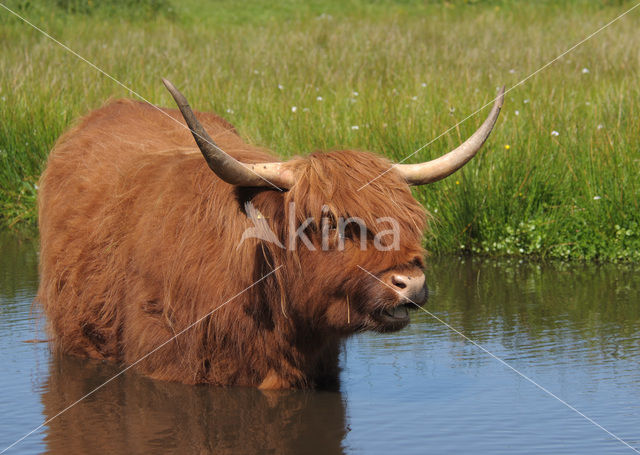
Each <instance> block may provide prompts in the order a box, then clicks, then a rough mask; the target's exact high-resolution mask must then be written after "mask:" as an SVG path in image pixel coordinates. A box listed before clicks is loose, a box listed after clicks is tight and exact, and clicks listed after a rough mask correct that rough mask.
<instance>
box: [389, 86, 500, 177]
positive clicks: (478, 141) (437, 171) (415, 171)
mask: <svg viewBox="0 0 640 455" xmlns="http://www.w3.org/2000/svg"><path fill="white" fill-rule="evenodd" d="M503 101H504V86H503V87H502V88H501V89H500V92H499V93H498V97H497V98H496V101H495V103H494V104H493V108H491V112H489V116H488V117H487V119H486V120H485V121H484V123H483V124H482V125H481V126H480V128H478V129H477V131H476V132H475V133H473V134H472V135H471V137H470V138H469V139H467V140H466V141H464V142H463V143H462V144H460V145H459V146H458V147H457V148H456V149H454V150H452V151H450V152H449V153H447V154H446V155H442V156H441V157H439V158H436V159H435V160H431V161H427V162H424V163H417V164H396V165H395V168H396V169H397V170H398V172H400V174H402V176H403V177H404V178H405V179H406V180H407V182H408V183H409V185H426V184H427V183H433V182H436V181H438V180H441V179H443V178H445V177H448V176H449V175H451V174H453V173H454V172H455V171H457V170H458V169H460V168H461V167H462V166H464V165H465V164H467V162H468V161H469V160H470V159H471V158H473V157H474V156H475V154H476V153H477V152H478V150H480V147H482V144H484V141H486V140H487V138H488V137H489V134H490V133H491V130H492V129H493V125H495V123H496V120H497V119H498V115H499V114H500V108H502V102H503Z"/></svg>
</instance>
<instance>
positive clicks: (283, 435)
mask: <svg viewBox="0 0 640 455" xmlns="http://www.w3.org/2000/svg"><path fill="white" fill-rule="evenodd" d="M429 262H430V266H429V270H428V272H427V279H428V282H429V285H430V287H431V288H432V289H433V290H434V292H435V295H433V296H432V298H431V300H430V301H429V302H428V303H427V306H426V309H427V310H429V311H431V312H433V313H434V314H436V315H438V317H440V318H442V319H443V320H445V321H447V322H448V323H450V324H451V325H452V326H454V327H455V328H457V329H458V330H460V331H462V332H463V333H465V334H466V335H467V336H469V337H470V338H471V339H473V340H475V341H477V342H479V343H481V344H482V345H483V346H485V347H486V348H487V349H489V350H490V351H491V352H493V353H495V354H496V355H497V356H498V357H500V358H502V359H504V360H506V361H508V362H509V363H510V364H511V365H513V366H514V367H516V368H517V369H518V370H520V371H522V372H523V373H524V374H526V375H527V376H530V377H532V378H533V379H534V380H536V382H538V383H540V384H542V385H543V386H544V387H546V388H548V389H549V390H551V391H553V392H554V393H556V394H558V395H559V396H560V397H562V398H563V399H564V400H566V401H567V402H569V403H571V404H572V405H573V406H575V407H576V408H578V409H579V410H581V411H582V412H584V413H585V414H587V415H589V416H590V417H592V418H594V419H595V420H596V421H598V423H600V424H602V425H603V426H604V427H606V428H607V429H609V430H611V431H612V432H613V433H615V434H617V435H618V436H620V437H622V438H623V439H625V440H627V441H629V442H630V443H631V444H632V445H634V446H636V447H640V424H639V422H640V305H639V302H640V273H639V272H640V266H638V265H581V264H569V265H568V264H559V263H553V264H535V263H527V262H521V261H517V260H500V261H494V260H491V261H490V260H477V259H474V260H469V259H460V258H446V259H437V258H432V259H431V260H430V261H429ZM36 288H37V253H36V246H35V244H34V243H31V242H17V241H16V240H15V239H13V238H12V237H11V236H6V235H1V234H0V365H1V366H2V367H0V385H1V387H0V450H2V449H4V448H5V447H6V446H8V445H9V444H11V443H12V442H14V441H15V440H16V439H18V438H19V437H20V436H22V435H24V434H25V433H27V432H28V431H30V430H32V429H33V428H35V427H37V426H38V425H40V424H41V423H43V422H44V421H46V420H47V419H49V418H51V417H53V416H55V415H56V414H57V413H58V412H59V411H60V410H62V409H64V408H66V407H67V406H69V405H70V404H71V403H73V402H75V401H76V400H78V399H79V398H80V397H82V396H84V395H85V394H87V393H88V392H90V391H91V390H93V389H94V388H95V387H97V386H99V385H100V384H102V383H103V382H104V381H105V380H107V379H109V378H111V377H112V376H114V375H115V374H116V373H118V372H119V371H120V368H121V367H119V366H117V365H114V364H109V363H99V362H93V361H87V360H83V359H75V358H70V357H64V356H63V357H57V356H51V354H50V353H49V350H48V346H47V344H46V343H35V344H34V343H23V341H24V340H29V339H34V338H46V336H45V335H44V334H43V333H42V324H41V323H38V324H36V321H37V314H35V313H33V312H32V311H31V302H32V299H33V297H34V295H35V292H36ZM341 362H342V365H343V367H344V371H343V373H342V375H341V392H328V391H324V392H321V391H289V392H267V393H265V392H261V391H258V390H253V389H244V388H228V389H222V388H213V387H207V386H186V385H182V384H174V383H166V382H159V381H153V380H150V379H148V378H145V377H141V376H139V375H137V374H135V373H131V372H127V373H125V374H123V375H122V376H120V377H118V378H116V379H115V380H113V381H112V382H110V383H108V384H107V385H106V386H105V387H104V388H101V389H100V390H98V391H97V392H96V393H95V394H92V395H91V396H89V397H88V398H86V399H85V400H83V401H81V402H80V403H79V404H77V405H76V406H74V407H72V408H71V409H70V410H69V411H67V412H65V413H63V414H62V415H61V416H60V417H58V418H56V419H54V420H53V421H51V422H50V423H49V424H47V425H46V426H45V427H43V428H42V429H41V430H38V431H37V432H35V433H34V434H33V435H31V436H29V438H27V439H25V440H24V441H22V442H21V443H20V444H19V445H17V446H16V447H15V448H13V449H12V450H11V451H8V452H7V453H27V454H29V453H43V452H45V453H52V454H60V453H65V454H67V453H69V454H74V453H82V454H84V453H157V452H162V453H264V452H266V453H314V452H317V453H328V454H332V453H338V454H340V453H354V452H355V453H385V454H386V453H416V454H418V453H425V451H428V452H432V453H455V452H465V453H494V454H495V453H517V452H526V453H541V454H542V453H544V454H546V453H594V454H600V453H623V454H624V453H628V452H630V450H629V448H628V447H625V446H624V445H622V444H621V443H620V442H619V441H616V440H615V439H613V438H612V437H611V436H610V435H608V434H606V433H605V432H604V431H602V430H600V429H598V428H597V427H595V426H594V425H592V424H591V423H589V422H587V421H586V420H584V419H583V418H582V417H580V416H578V415H577V414H576V413H574V412H573V411H570V410H569V409H567V408H566V407H564V406H563V405H562V404H560V403H558V402H557V401H556V400H554V399H552V398H550V397H549V396H546V395H544V394H543V393H542V392H541V391H540V390H539V389H536V388H535V387H534V386H532V385H531V384H530V383H528V382H526V381H524V380H523V379H522V378H520V377H518V376H517V375H515V374H514V373H513V372H512V371H509V370H507V369H506V368H504V366H502V365H500V364H499V363H498V362H496V361H495V360H494V359H492V358H491V357H489V356H488V355H487V354H486V353H484V352H482V351H480V350H479V349H478V348H477V347H475V346H473V345H472V344H470V343H468V342H466V341H465V340H463V339H462V338H461V337H460V336H458V335H456V334H455V333H453V332H451V331H450V330H449V329H447V328H446V327H444V326H443V325H442V324H441V323H439V322H437V321H435V320H434V319H433V318H432V317H430V316H429V315H427V314H424V313H420V312H415V313H414V314H413V316H412V324H411V325H410V326H409V327H408V328H407V329H405V330H402V331H401V332H398V333H393V334H373V333H365V334H361V335H359V336H357V337H354V338H352V339H350V340H349V341H348V342H347V343H346V347H345V350H344V354H343V355H342V357H341Z"/></svg>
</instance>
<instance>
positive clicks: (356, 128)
mask: <svg viewBox="0 0 640 455" xmlns="http://www.w3.org/2000/svg"><path fill="white" fill-rule="evenodd" d="M351 129H352V130H359V129H360V127H359V126H358V125H353V126H352V127H351Z"/></svg>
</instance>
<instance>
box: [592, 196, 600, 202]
mask: <svg viewBox="0 0 640 455" xmlns="http://www.w3.org/2000/svg"><path fill="white" fill-rule="evenodd" d="M600 199H602V198H601V197H600V196H593V200H594V201H599V200H600Z"/></svg>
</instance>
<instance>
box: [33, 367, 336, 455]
mask: <svg viewBox="0 0 640 455" xmlns="http://www.w3.org/2000/svg"><path fill="white" fill-rule="evenodd" d="M50 370H51V371H50V376H49V379H48V383H47V385H46V387H45V389H44V390H45V391H44V393H43V396H42V401H43V404H44V411H45V418H46V419H50V418H52V417H53V416H55V415H56V414H57V413H58V412H60V411H61V410H62V409H64V408H65V407H67V406H68V405H69V404H71V403H73V402H74V401H76V400H77V399H78V398H80V397H82V396H84V395H85V394H87V393H89V392H90V391H91V390H93V389H94V388H95V387H97V386H99V385H100V384H102V383H103V382H104V381H105V380H107V379H108V378H110V377H112V376H113V375H115V374H116V373H117V372H118V369H116V368H115V367H114V366H113V365H110V364H104V363H96V362H93V361H86V360H80V359H75V358H70V357H59V358H56V359H54V360H52V363H51V367H50ZM345 433H346V430H345V407H344V403H343V401H342V395H341V394H340V393H339V392H330V391H269V392H266V393H265V392H261V391H259V390H256V389H249V388H214V387H209V386H185V385H182V384H176V383H168V382H161V381H153V380H150V379H147V378H144V377H141V376H139V375H136V374H135V373H132V374H128V373H125V374H123V375H122V376H120V377H118V378H116V379H115V380H113V381H112V382H110V383H109V384H107V385H106V386H105V387H103V388H102V389H100V390H98V391H97V392H95V393H94V394H92V395H90V396H89V397H87V398H86V399H84V400H83V401H81V402H80V403H78V404H77V405H76V406H74V407H72V408H71V409H69V410H68V411H66V412H65V413H63V414H62V415H60V416H59V417H57V418H55V419H54V420H52V421H51V422H50V423H49V424H48V430H47V435H46V443H47V449H48V453H53V454H57V453H64V454H76V453H78V454H79V453H82V454H86V453H156V452H162V453H181V454H183V453H216V454H226V453H234V454H235V453H258V452H260V453H263V452H267V453H278V454H280V453H284V454H287V453H313V452H318V453H343V450H342V439H343V438H344V436H345Z"/></svg>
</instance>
